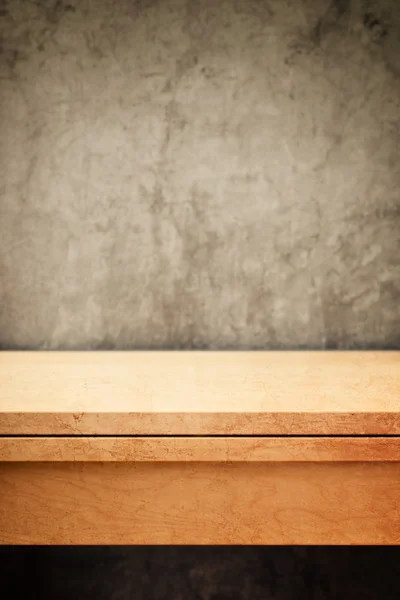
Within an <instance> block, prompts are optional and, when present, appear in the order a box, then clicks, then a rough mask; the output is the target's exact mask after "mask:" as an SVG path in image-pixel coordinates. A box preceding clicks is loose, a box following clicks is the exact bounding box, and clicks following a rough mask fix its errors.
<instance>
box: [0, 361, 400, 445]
mask: <svg viewBox="0 0 400 600" xmlns="http://www.w3.org/2000/svg"><path fill="white" fill-rule="evenodd" d="M0 383H1V385H0V434H3V435H4V434H27V435H29V434H44V435H52V434H53V435H54V434H68V435H85V434H87V435H90V434H104V435H108V434H109V435H121V434H139V435H140V434H141V435H146V434H154V435H163V434H183V435H184V434H187V435H191V434H228V435H229V434H248V435H254V434H297V433H301V434H311V433H312V434H342V433H345V434H400V412H399V411H400V352H154V351H152V352H0Z"/></svg>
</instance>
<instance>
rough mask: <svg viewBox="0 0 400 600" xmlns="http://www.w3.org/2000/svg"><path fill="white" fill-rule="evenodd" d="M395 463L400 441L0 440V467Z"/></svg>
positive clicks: (45, 438)
mask: <svg viewBox="0 0 400 600" xmlns="http://www.w3.org/2000/svg"><path fill="white" fill-rule="evenodd" d="M1 461H7V462H19V461H20V462H24V461H25V462H79V461H82V462H96V461H97V462H99V461H100V462H125V461H128V462H129V461H135V462H174V461H177V462H260V461H261V462H312V461H316V462H353V461H358V462H376V461H378V462H379V461H380V462H382V461H387V462H400V437H381V438H376V437H366V436H365V437H325V438H324V437H297V438H296V437H224V438H217V437H172V438H171V437H147V438H146V437H144V438H140V437H131V438H129V437H78V436H72V437H68V438H57V437H30V438H18V437H0V462H1Z"/></svg>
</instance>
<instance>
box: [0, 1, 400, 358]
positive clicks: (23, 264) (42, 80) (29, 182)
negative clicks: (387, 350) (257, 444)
mask: <svg viewBox="0 0 400 600" xmlns="http://www.w3.org/2000/svg"><path fill="white" fill-rule="evenodd" d="M0 6H1V7H0V36H1V37H0V84H1V85H0V130H1V137H0V194H1V195H0V345H1V346H2V347H24V348H25V347H31V348H60V347H61V348H82V347H84V348H105V347H107V348H109V347H110V348H113V347H118V348H125V347H149V348H165V347H184V348H186V347H187V348H261V347H265V348H289V347H314V348H325V347H342V348H347V347H348V348H356V347H364V346H367V347H396V346H399V347H400V302H399V289H400V196H399V192H400V161H399V157H400V152H399V150H400V93H399V92H400V3H399V2H398V0H372V1H363V0H336V1H329V0H268V1H267V0H197V1H196V0H158V1H157V0H120V1H118V2H117V1H112V0H80V1H78V0H70V1H64V0H57V1H56V0H29V1H28V0H25V1H23V0H4V1H3V2H1V5H0Z"/></svg>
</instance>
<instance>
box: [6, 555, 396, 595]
mask: <svg viewBox="0 0 400 600" xmlns="http://www.w3.org/2000/svg"><path fill="white" fill-rule="evenodd" d="M0 557H1V563H2V572H3V575H2V588H3V590H4V589H5V590H7V594H6V595H5V596H3V597H4V598H7V599H10V598H19V597H21V598H22V597H29V598H32V599H34V598H40V599H46V598H49V599H50V598H51V599H60V600H64V599H70V598H71V599H72V598H73V599H74V600H75V599H77V600H91V599H93V600H94V599H96V600H102V599H104V600H105V599H107V600H128V599H135V600H144V599H146V600H152V599H154V600H161V599H169V598H171V599H174V600H228V599H229V600H236V599H237V600H239V599H243V600H247V599H249V600H250V599H251V600H261V599H262V600H267V599H274V600H294V599H296V600H299V599H303V598H304V599H307V600H325V599H327V600H328V599H336V598H338V599H342V598H343V599H344V600H345V599H355V600H372V599H378V598H379V599H385V600H391V599H392V598H393V600H394V599H395V598H396V599H397V598H399V597H400V579H399V575H400V560H399V559H400V548H398V547H358V548H357V547H353V548H350V547H331V548H329V547H318V548H315V547H279V548H276V547H243V546H242V547H189V548H185V547H141V548H140V547H92V548H87V547H79V548H78V547H66V548H58V547H56V548H53V547H47V548H46V547H44V548H43V547H25V548H24V547H0Z"/></svg>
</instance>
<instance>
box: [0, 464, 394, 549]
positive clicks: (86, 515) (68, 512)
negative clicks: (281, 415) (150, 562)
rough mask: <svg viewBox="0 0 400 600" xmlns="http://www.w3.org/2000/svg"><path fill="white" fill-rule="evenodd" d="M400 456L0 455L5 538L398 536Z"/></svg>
mask: <svg viewBox="0 0 400 600" xmlns="http://www.w3.org/2000/svg"><path fill="white" fill-rule="evenodd" d="M399 499H400V463H395V462H393V463H385V462H369V463H365V462H346V463H345V462H281V463H279V462H251V463H245V462H237V463H218V462H157V463H152V462H103V463H96V462H93V463H88V462H70V463H66V462H58V463H51V462H50V463H49V462H42V463H35V462H33V463H22V462H20V463H11V462H8V463H7V462H3V463H0V543H1V544H31V545H32V544H33V545H36V544H54V545H58V544H68V545H80V544H111V545H125V544H126V545H130V544H138V545H164V544H176V545H186V544H190V545H220V544H232V545H238V544H243V545H250V544H252V545H259V544H260V545H268V544H274V545H275V544H276V545H298V544H299V545H300V544H307V545H314V544H315V545H329V544H332V545H347V544H354V545H356V544H359V545H387V544H400V500H399Z"/></svg>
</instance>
